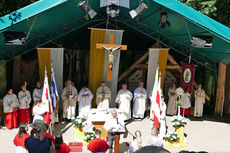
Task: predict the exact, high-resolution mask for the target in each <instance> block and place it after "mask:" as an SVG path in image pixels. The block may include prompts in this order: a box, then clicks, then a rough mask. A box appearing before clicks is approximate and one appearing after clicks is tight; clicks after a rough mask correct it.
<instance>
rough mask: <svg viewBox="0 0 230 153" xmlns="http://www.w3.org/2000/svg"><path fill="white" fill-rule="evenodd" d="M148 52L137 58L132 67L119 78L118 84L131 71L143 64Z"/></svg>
mask: <svg viewBox="0 0 230 153" xmlns="http://www.w3.org/2000/svg"><path fill="white" fill-rule="evenodd" d="M148 56H149V52H146V53H145V54H144V55H143V56H142V57H141V58H139V59H138V60H137V61H136V62H135V63H134V64H133V65H132V66H130V67H129V68H128V69H127V70H126V71H125V72H123V73H122V74H121V75H120V76H119V78H118V82H120V81H121V80H122V79H123V78H125V77H126V76H127V75H128V74H129V73H130V72H131V71H133V70H134V69H135V68H136V65H138V64H140V63H141V62H143V61H144V60H145V59H146V58H148Z"/></svg>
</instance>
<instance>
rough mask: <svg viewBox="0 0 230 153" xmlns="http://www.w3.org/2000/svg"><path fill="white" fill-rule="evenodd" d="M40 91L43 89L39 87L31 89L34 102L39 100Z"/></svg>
mask: <svg viewBox="0 0 230 153" xmlns="http://www.w3.org/2000/svg"><path fill="white" fill-rule="evenodd" d="M42 91H43V89H42V88H40V89H39V88H35V89H34V91H33V100H34V102H36V101H39V100H41V97H42Z"/></svg>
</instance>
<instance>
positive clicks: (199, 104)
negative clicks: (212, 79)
mask: <svg viewBox="0 0 230 153" xmlns="http://www.w3.org/2000/svg"><path fill="white" fill-rule="evenodd" d="M204 104H205V91H204V90H203V89H202V85H201V84H199V85H198V88H197V90H196V91H195V109H194V117H202V116H203V106H204Z"/></svg>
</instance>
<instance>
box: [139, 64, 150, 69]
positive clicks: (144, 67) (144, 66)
mask: <svg viewBox="0 0 230 153" xmlns="http://www.w3.org/2000/svg"><path fill="white" fill-rule="evenodd" d="M136 68H142V69H148V64H138V65H136Z"/></svg>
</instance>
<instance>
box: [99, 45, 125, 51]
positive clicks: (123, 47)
mask: <svg viewBox="0 0 230 153" xmlns="http://www.w3.org/2000/svg"><path fill="white" fill-rule="evenodd" d="M103 47H106V48H110V47H112V48H117V47H121V48H120V50H127V45H113V44H96V48H97V49H103Z"/></svg>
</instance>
